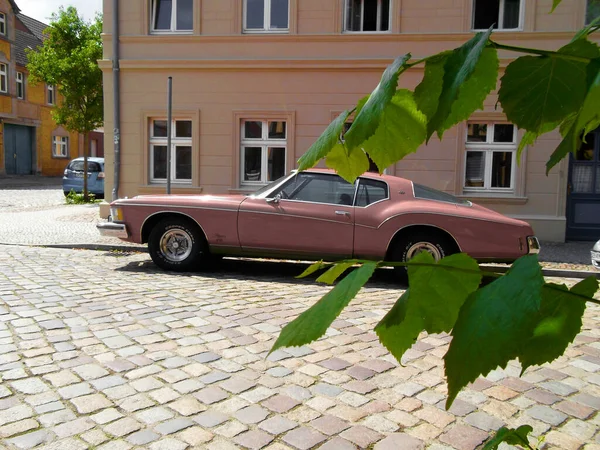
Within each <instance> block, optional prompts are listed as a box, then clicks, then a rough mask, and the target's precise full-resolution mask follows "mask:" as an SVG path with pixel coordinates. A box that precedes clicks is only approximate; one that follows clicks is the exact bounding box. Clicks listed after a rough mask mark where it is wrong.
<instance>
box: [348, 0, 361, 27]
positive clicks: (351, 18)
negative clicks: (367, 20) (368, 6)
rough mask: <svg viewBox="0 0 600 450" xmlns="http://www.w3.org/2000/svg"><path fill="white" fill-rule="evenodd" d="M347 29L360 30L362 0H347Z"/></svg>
mask: <svg viewBox="0 0 600 450" xmlns="http://www.w3.org/2000/svg"><path fill="white" fill-rule="evenodd" d="M346 2H347V7H346V30H347V31H360V22H361V20H360V19H361V16H360V11H361V6H360V4H361V0H346Z"/></svg>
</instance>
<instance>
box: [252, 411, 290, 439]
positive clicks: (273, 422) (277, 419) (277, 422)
mask: <svg viewBox="0 0 600 450" xmlns="http://www.w3.org/2000/svg"><path fill="white" fill-rule="evenodd" d="M297 426H298V424H297V423H296V422H294V421H292V420H289V419H286V418H285V417H283V416H273V417H271V418H269V419H267V420H264V421H263V422H261V423H260V424H259V425H258V428H260V429H262V430H265V431H266V432H267V433H270V434H272V435H275V436H277V435H279V434H282V433H285V432H286V431H290V430H293V429H294V428H296V427H297Z"/></svg>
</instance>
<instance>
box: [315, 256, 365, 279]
mask: <svg viewBox="0 0 600 450" xmlns="http://www.w3.org/2000/svg"><path fill="white" fill-rule="evenodd" d="M354 264H356V263H355V262H353V261H352V262H340V263H337V264H335V265H333V266H332V267H331V268H330V269H329V270H328V271H327V272H325V273H324V274H323V275H321V276H320V277H319V278H317V282H319V283H326V284H333V283H335V280H337V279H338V278H339V277H340V276H341V275H342V274H343V273H344V272H345V271H346V270H348V269H349V268H350V267H352V266H353V265H354Z"/></svg>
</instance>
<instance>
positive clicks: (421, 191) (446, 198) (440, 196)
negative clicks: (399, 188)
mask: <svg viewBox="0 0 600 450" xmlns="http://www.w3.org/2000/svg"><path fill="white" fill-rule="evenodd" d="M413 189H414V192H415V198H420V199H423V200H436V201H438V202H446V203H454V204H457V205H471V202H470V201H469V200H463V199H460V198H457V197H455V196H454V195H452V194H448V193H446V192H442V191H438V190H437V189H433V188H430V187H428V186H423V185H422V184H417V183H413Z"/></svg>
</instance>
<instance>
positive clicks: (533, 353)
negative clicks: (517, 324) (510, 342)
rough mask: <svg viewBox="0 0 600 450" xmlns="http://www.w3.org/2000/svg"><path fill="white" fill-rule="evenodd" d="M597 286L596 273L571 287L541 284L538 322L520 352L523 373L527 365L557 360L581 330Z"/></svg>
mask: <svg viewBox="0 0 600 450" xmlns="http://www.w3.org/2000/svg"><path fill="white" fill-rule="evenodd" d="M597 290H598V280H596V278H594V277H589V278H586V279H585V280H583V281H581V282H579V283H577V284H576V285H575V286H573V287H572V288H571V290H569V289H568V288H567V286H565V285H557V284H545V285H544V286H543V287H542V303H541V306H540V310H539V312H538V314H537V318H536V321H537V323H536V325H535V328H534V330H533V334H532V336H531V337H530V338H529V339H528V340H527V341H526V342H525V344H524V346H523V349H522V351H521V354H520V355H519V360H520V361H521V365H522V367H523V369H522V371H521V374H523V372H525V370H526V369H527V368H528V367H530V366H533V365H541V364H544V363H546V362H551V361H554V360H555V359H556V358H558V357H559V356H561V355H562V354H563V353H564V352H565V350H566V348H567V346H568V345H569V343H571V342H573V339H575V336H577V334H578V333H579V332H580V331H581V326H582V322H581V317H582V316H583V313H584V312H585V303H586V302H585V298H586V297H587V298H593V296H594V294H595V293H596V291H597ZM582 296H583V298H582Z"/></svg>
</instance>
